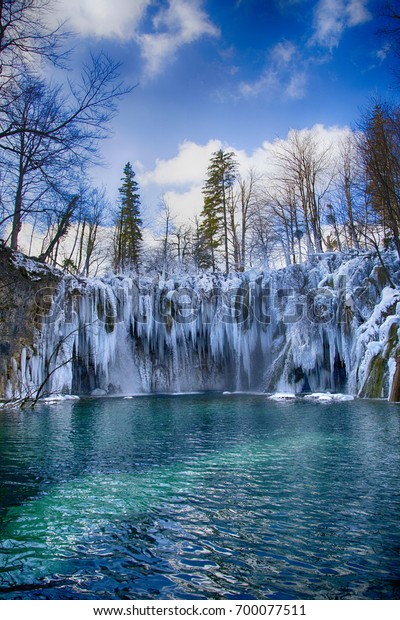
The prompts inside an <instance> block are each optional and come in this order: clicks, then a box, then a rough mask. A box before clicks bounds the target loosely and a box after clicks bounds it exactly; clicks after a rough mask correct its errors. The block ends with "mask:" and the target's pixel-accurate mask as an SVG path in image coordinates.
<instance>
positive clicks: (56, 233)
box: [0, 0, 400, 276]
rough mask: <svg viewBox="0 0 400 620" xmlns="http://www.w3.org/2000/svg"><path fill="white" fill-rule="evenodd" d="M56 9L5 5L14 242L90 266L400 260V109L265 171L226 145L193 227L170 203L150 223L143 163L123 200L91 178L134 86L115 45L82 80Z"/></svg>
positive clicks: (6, 186)
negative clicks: (368, 257) (352, 257)
mask: <svg viewBox="0 0 400 620" xmlns="http://www.w3.org/2000/svg"><path fill="white" fill-rule="evenodd" d="M50 9H51V0H2V1H1V2H0V62H1V76H0V124H1V129H0V157H1V173H0V174H1V176H0V235H1V238H2V243H3V244H4V245H7V246H9V247H10V248H11V249H12V250H22V251H23V252H24V253H25V254H27V255H35V256H36V257H37V258H38V259H39V260H41V261H44V262H47V263H48V264H50V265H53V266H56V267H58V268H60V269H62V270H63V271H65V272H68V273H72V274H77V275H82V276H93V275H98V274H101V273H105V272H109V271H114V272H117V273H121V272H124V273H129V272H132V273H136V272H139V273H181V272H188V273H197V272H199V271H201V270H212V271H222V272H225V273H229V272H239V271H245V270H247V269H249V268H252V267H262V268H264V269H265V268H267V269H268V268H274V267H280V266H288V265H291V264H301V263H303V262H306V260H307V258H308V257H310V256H312V255H315V254H320V253H323V252H335V251H348V250H351V251H356V252H357V251H360V250H373V251H374V252H376V253H377V254H378V257H380V260H381V261H382V263H383V258H382V250H383V249H385V248H386V249H387V248H389V247H393V249H395V251H396V253H397V255H398V256H400V240H399V226H400V107H399V106H398V105H397V104H396V103H393V102H388V101H383V100H381V99H379V97H378V96H377V97H375V98H374V99H373V100H370V101H367V102H365V106H364V109H363V111H362V112H361V113H360V117H359V118H358V119H354V127H353V129H349V130H348V132H347V134H346V135H345V136H344V137H342V139H341V140H340V141H336V142H335V143H326V142H322V141H321V140H320V139H319V135H318V132H317V131H316V129H315V128H314V129H303V130H291V131H290V132H289V134H288V137H287V139H286V140H276V142H275V149H274V152H273V153H272V154H271V158H272V159H273V161H271V165H270V166H269V169H268V172H267V171H266V172H265V173H263V171H260V170H254V169H253V170H252V169H250V170H241V169H240V167H239V164H238V161H237V157H236V154H235V152H234V151H233V150H229V149H222V148H221V149H220V150H218V151H216V152H215V153H214V154H213V155H212V157H211V159H210V162H209V167H208V170H207V176H206V178H205V179H204V185H203V208H202V211H201V213H200V214H199V215H198V216H196V217H193V219H192V220H188V221H186V222H185V223H184V224H182V223H181V221H180V220H179V218H177V216H176V214H175V213H174V212H173V210H172V209H171V207H170V205H169V204H168V201H167V200H166V199H162V200H161V205H160V221H161V222H162V224H161V227H159V228H158V230H157V231H156V232H155V231H149V230H148V227H147V228H146V227H145V225H144V221H145V220H146V217H145V216H146V213H143V209H142V205H141V199H140V186H139V183H138V181H137V178H136V174H135V171H134V170H133V167H132V165H131V163H130V162H127V164H126V166H125V168H124V169H123V171H121V185H120V188H119V199H118V200H117V201H115V204H111V202H110V199H109V198H108V197H107V195H106V191H105V189H104V188H103V187H95V186H93V183H92V180H91V175H90V170H91V169H93V166H95V165H100V164H101V161H100V159H101V158H100V154H99V147H100V144H101V142H102V141H103V140H105V139H107V137H108V136H109V135H110V133H111V129H112V120H113V119H114V117H115V115H116V114H117V113H118V104H119V102H120V100H121V99H122V98H123V97H124V95H126V94H128V93H129V92H131V91H132V90H133V89H134V86H132V85H127V84H125V83H124V82H123V80H122V79H121V77H120V66H119V65H118V63H115V62H114V61H113V60H112V59H111V58H109V57H108V56H106V55H105V54H104V53H102V52H100V53H99V54H97V55H91V56H90V58H89V60H88V62H87V63H86V64H85V65H84V66H83V67H82V68H81V74H80V76H79V77H78V78H76V79H72V78H71V77H70V76H69V73H68V66H69V62H70V55H71V54H72V51H71V50H69V49H68V46H67V42H68V36H69V33H68V32H67V31H66V28H65V25H63V24H60V25H59V26H58V27H56V28H53V29H52V28H49V26H48V22H47V20H46V13H47V11H48V10H50ZM385 16H386V24H387V27H386V29H385V30H384V32H383V36H385V37H386V38H387V39H388V41H390V43H391V45H392V46H393V47H394V48H395V50H397V41H398V39H397V37H398V28H397V23H398V20H399V14H398V12H397V11H396V9H395V5H390V4H389V5H387V6H386V8H385ZM381 34H382V33H381ZM45 69H46V70H45ZM46 71H47V73H46ZM46 74H49V75H52V76H53V77H52V78H51V79H47V78H46V77H43V76H44V75H46ZM394 82H395V85H396V84H397V77H396V75H394ZM271 171H272V172H271ZM24 226H25V227H26V230H29V235H28V236H27V235H26V234H24V239H23V241H22V236H23V235H22V231H23V228H24ZM37 235H39V236H40V238H41V248H40V250H39V251H37V248H36V249H35V247H34V243H33V239H34V237H35V236H37ZM149 240H150V241H149Z"/></svg>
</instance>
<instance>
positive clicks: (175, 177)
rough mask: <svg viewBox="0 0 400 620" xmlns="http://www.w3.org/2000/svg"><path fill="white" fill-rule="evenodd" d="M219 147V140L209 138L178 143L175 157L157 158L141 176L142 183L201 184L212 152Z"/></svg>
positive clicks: (165, 185)
mask: <svg viewBox="0 0 400 620" xmlns="http://www.w3.org/2000/svg"><path fill="white" fill-rule="evenodd" d="M220 148H221V142H220V140H209V141H208V142H207V144H197V143H196V142H191V141H190V140H187V141H185V142H183V143H182V144H180V145H179V148H178V153H177V155H175V157H172V158H171V159H157V160H156V165H155V167H154V169H153V170H151V171H149V172H147V173H145V174H144V175H143V176H142V183H143V184H145V185H148V184H150V183H156V184H157V185H160V186H163V187H171V186H173V187H176V186H188V185H191V184H198V183H200V184H201V183H202V182H203V180H204V178H205V175H206V172H207V167H208V165H209V163H210V157H211V155H212V153H214V152H215V151H218V149H220Z"/></svg>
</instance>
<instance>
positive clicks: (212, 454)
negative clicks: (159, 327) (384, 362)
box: [0, 395, 400, 598]
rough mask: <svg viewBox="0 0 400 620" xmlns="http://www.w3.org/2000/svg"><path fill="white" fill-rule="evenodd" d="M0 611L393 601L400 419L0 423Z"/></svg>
mask: <svg viewBox="0 0 400 620" xmlns="http://www.w3.org/2000/svg"><path fill="white" fill-rule="evenodd" d="M0 415H1V420H0V422H1V424H0V451H1V455H2V461H1V465H0V476H1V482H2V496H1V498H2V501H1V507H2V511H1V512H0V517H1V521H0V597H2V598H12V597H18V598H40V597H42V598H43V597H46V598H125V597H126V598H132V597H134V598H135V597H136V598H238V597H239V598H240V597H242V598H247V597H250V598H325V597H341V598H346V597H347V598H349V597H350V598H351V597H353V598H363V597H366V598H382V597H383V598H392V597H398V594H399V579H400V553H399V551H400V534H399V528H398V525H399V514H400V485H399V482H400V467H399V466H400V454H399V450H398V446H399V437H400V408H399V407H397V406H390V405H388V404H387V403H365V402H364V403H360V402H354V403H333V404H330V405H324V404H320V403H306V402H296V403H292V402H291V403H271V402H270V401H267V400H266V399H265V398H264V397H263V396H245V395H241V396H230V397H224V398H221V397H217V396H204V395H203V396H201V395H191V396H184V397H182V396H180V397H179V398H177V397H153V398H152V397H142V398H136V399H131V400H128V401H127V400H123V399H104V400H97V401H95V400H91V401H90V400H88V401H80V402H76V403H64V404H59V405H57V406H54V407H49V406H42V407H41V408H39V409H38V410H37V411H34V412H21V413H17V412H9V413H5V412H4V413H1V414H0Z"/></svg>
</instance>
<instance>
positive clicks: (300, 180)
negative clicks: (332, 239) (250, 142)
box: [277, 130, 332, 253]
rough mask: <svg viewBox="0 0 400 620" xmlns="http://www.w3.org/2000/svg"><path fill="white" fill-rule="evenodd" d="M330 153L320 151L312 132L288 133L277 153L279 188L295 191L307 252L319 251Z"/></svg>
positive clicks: (321, 149)
mask: <svg viewBox="0 0 400 620" xmlns="http://www.w3.org/2000/svg"><path fill="white" fill-rule="evenodd" d="M328 153H329V150H328V148H321V146H320V145H319V144H318V143H317V140H316V136H315V135H313V133H312V132H311V131H294V130H293V131H291V132H290V134H289V140H288V142H287V143H286V142H285V143H281V144H280V147H279V149H278V152H277V161H278V165H279V167H280V172H279V178H278V179H277V182H278V184H279V185H280V187H284V186H287V188H288V190H289V191H290V192H292V191H294V193H295V199H296V202H297V201H298V203H299V205H300V207H301V209H302V213H303V222H304V228H305V238H306V243H307V248H308V252H309V253H312V252H321V251H322V242H323V237H322V205H323V199H324V196H325V194H326V192H327V190H328V187H329V185H330V183H331V181H332V178H331V177H329V174H328V171H329V155H328Z"/></svg>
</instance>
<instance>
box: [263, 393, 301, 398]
mask: <svg viewBox="0 0 400 620" xmlns="http://www.w3.org/2000/svg"><path fill="white" fill-rule="evenodd" d="M268 398H269V399H270V400H294V399H295V398H296V394H291V393H290V392H276V393H275V394H271V395H270V396H268Z"/></svg>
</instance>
